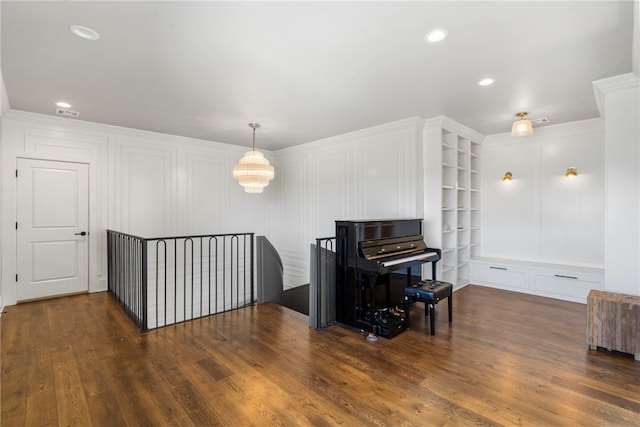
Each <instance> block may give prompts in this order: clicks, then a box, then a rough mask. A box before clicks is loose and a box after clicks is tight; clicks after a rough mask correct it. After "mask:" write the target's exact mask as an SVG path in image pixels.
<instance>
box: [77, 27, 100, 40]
mask: <svg viewBox="0 0 640 427" xmlns="http://www.w3.org/2000/svg"><path fill="white" fill-rule="evenodd" d="M69 31H71V32H72V33H73V34H75V35H76V36H78V37H80V38H81V39H85V40H98V39H99V38H100V34H98V32H97V31H95V30H92V29H91V28H89V27H83V26H82V25H72V26H70V27H69Z"/></svg>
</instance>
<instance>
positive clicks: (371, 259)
mask: <svg viewBox="0 0 640 427" xmlns="http://www.w3.org/2000/svg"><path fill="white" fill-rule="evenodd" d="M336 236H337V245H336V258H337V262H336V293H335V295H336V320H337V321H338V322H340V323H342V324H344V325H347V326H351V327H354V328H357V329H361V330H364V331H367V332H370V333H374V334H376V335H380V336H383V337H386V338H392V337H393V336H395V335H397V334H398V333H400V332H402V331H404V330H405V329H406V328H407V321H406V320H405V317H404V314H403V312H401V311H398V310H397V309H396V305H398V304H399V303H400V301H395V302H393V301H391V292H390V288H391V274H392V273H394V274H400V273H402V274H406V285H405V286H410V285H411V281H412V274H411V271H412V268H416V267H417V268H418V269H417V272H416V273H417V275H420V273H421V271H420V269H419V267H420V266H421V265H422V264H424V263H427V262H430V263H431V267H432V278H434V279H435V277H436V263H437V262H438V261H439V260H440V255H441V251H440V249H435V248H429V247H427V245H426V243H425V241H424V239H423V237H422V219H384V220H362V221H336ZM414 271H415V270H414ZM379 286H383V287H384V292H383V296H382V297H380V292H376V288H378V287H379Z"/></svg>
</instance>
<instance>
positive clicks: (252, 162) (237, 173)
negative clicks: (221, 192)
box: [233, 123, 275, 193]
mask: <svg viewBox="0 0 640 427" xmlns="http://www.w3.org/2000/svg"><path fill="white" fill-rule="evenodd" d="M249 127H250V128H251V129H253V146H252V148H251V151H247V152H246V153H244V157H243V158H241V159H240V161H239V162H238V164H237V165H235V167H234V168H233V177H234V178H235V179H237V180H238V182H239V183H240V185H242V186H243V187H244V191H246V192H247V193H262V190H264V187H266V186H267V185H269V181H271V180H272V179H273V177H274V175H275V174H274V171H273V166H271V165H270V164H269V160H267V159H265V157H264V154H262V153H261V152H259V151H256V128H259V127H260V124H259V123H249Z"/></svg>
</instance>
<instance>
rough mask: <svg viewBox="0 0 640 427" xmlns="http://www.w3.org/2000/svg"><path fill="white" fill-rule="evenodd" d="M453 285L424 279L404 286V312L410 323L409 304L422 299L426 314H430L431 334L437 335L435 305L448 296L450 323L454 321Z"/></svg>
mask: <svg viewBox="0 0 640 427" xmlns="http://www.w3.org/2000/svg"><path fill="white" fill-rule="evenodd" d="M452 294H453V285H452V284H451V283H447V282H440V281H438V280H423V281H421V282H418V283H416V284H414V285H412V286H411V287H408V288H404V313H405V317H406V319H407V323H408V324H409V325H411V324H410V323H409V305H410V304H411V303H412V302H414V301H420V302H423V303H424V315H425V316H429V327H430V329H431V335H435V334H436V331H435V319H434V317H435V316H434V314H435V305H436V304H437V303H438V302H439V301H440V300H441V299H443V298H447V303H448V305H449V307H448V309H449V323H451V322H452V321H453V310H452V309H453V303H452V298H451V296H452Z"/></svg>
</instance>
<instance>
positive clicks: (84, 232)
mask: <svg viewBox="0 0 640 427" xmlns="http://www.w3.org/2000/svg"><path fill="white" fill-rule="evenodd" d="M75 234H76V236H86V235H87V232H86V231H81V232H79V233H75Z"/></svg>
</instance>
